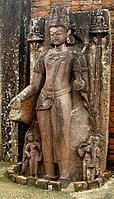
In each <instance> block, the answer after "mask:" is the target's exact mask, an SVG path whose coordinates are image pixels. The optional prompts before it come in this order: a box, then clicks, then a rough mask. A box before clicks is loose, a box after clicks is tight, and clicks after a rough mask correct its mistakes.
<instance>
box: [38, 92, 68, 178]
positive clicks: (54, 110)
mask: <svg viewBox="0 0 114 199" xmlns="http://www.w3.org/2000/svg"><path fill="white" fill-rule="evenodd" d="M70 117H71V93H68V92H67V93H65V94H63V95H61V96H55V98H54V101H53V104H52V106H51V107H50V109H48V110H37V120H38V125H39V130H40V134H41V140H42V152H43V158H44V166H45V174H46V175H47V176H48V177H50V178H54V177H55V176H56V170H55V165H56V164H58V168H59V174H60V178H68V177H69V160H70V144H69V140H70Z"/></svg>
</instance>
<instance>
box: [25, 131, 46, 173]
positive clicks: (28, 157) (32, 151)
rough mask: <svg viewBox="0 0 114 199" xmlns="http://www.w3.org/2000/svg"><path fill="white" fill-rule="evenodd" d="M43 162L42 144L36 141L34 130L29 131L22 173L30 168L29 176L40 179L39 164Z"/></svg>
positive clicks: (26, 138) (26, 136) (26, 137)
mask: <svg viewBox="0 0 114 199" xmlns="http://www.w3.org/2000/svg"><path fill="white" fill-rule="evenodd" d="M41 160H42V151H41V143H40V142H38V140H37V139H35V135H34V133H33V130H31V129H30V130H28V131H27V133H26V135H25V145H24V154H23V164H22V173H23V174H24V173H25V172H26V170H27V169H28V168H29V175H30V176H35V177H38V169H39V162H40V161H41Z"/></svg>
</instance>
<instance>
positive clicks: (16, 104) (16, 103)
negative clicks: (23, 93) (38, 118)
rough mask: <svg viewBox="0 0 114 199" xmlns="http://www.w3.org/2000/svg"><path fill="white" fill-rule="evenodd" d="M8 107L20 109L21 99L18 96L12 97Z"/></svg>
mask: <svg viewBox="0 0 114 199" xmlns="http://www.w3.org/2000/svg"><path fill="white" fill-rule="evenodd" d="M9 105H10V109H15V110H20V109H21V100H20V98H19V97H18V96H16V97H14V98H13V99H12V100H11V102H10V104H9Z"/></svg>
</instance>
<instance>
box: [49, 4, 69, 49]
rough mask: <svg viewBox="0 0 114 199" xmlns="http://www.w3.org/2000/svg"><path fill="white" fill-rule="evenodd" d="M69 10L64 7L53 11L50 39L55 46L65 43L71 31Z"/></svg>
mask: <svg viewBox="0 0 114 199" xmlns="http://www.w3.org/2000/svg"><path fill="white" fill-rule="evenodd" d="M69 23H70V18H69V10H68V9H66V8H64V7H55V8H53V9H52V11H51V17H50V24H49V27H50V38H51V43H52V44H54V45H58V46H59V45H61V44H63V43H65V41H66V38H67V32H68V30H69Z"/></svg>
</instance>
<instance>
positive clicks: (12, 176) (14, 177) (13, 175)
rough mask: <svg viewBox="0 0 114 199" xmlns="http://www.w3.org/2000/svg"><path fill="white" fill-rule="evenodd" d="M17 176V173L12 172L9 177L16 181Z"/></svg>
mask: <svg viewBox="0 0 114 199" xmlns="http://www.w3.org/2000/svg"><path fill="white" fill-rule="evenodd" d="M16 178H17V176H16V175H15V174H10V176H9V179H10V180H11V181H12V182H16Z"/></svg>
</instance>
